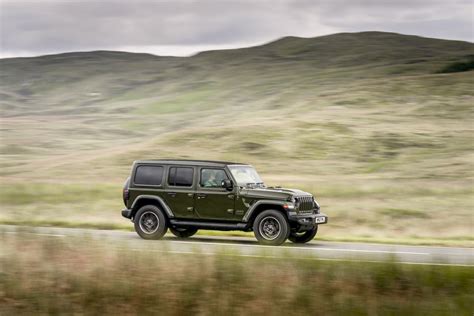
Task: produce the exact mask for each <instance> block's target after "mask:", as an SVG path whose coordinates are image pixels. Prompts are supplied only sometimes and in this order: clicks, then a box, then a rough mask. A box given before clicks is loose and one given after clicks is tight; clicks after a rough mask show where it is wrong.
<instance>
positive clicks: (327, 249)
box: [167, 240, 430, 256]
mask: <svg viewBox="0 0 474 316" xmlns="http://www.w3.org/2000/svg"><path fill="white" fill-rule="evenodd" d="M167 242H169V243H181V244H194V245H223V246H233V245H232V244H229V243H218V242H201V241H199V242H196V241H182V240H179V241H178V240H177V241H174V240H167ZM238 246H239V247H253V248H269V249H275V246H264V245H244V244H239V245H238ZM277 249H293V250H294V249H297V250H312V251H317V250H324V251H342V252H366V253H388V254H403V255H424V256H429V255H430V253H428V252H411V251H390V250H366V249H339V248H306V247H304V248H303V247H290V246H277Z"/></svg>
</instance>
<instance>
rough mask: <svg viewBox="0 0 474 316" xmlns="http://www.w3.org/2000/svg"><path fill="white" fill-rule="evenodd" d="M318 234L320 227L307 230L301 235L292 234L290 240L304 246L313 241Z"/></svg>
mask: <svg viewBox="0 0 474 316" xmlns="http://www.w3.org/2000/svg"><path fill="white" fill-rule="evenodd" d="M317 232H318V226H314V227H313V228H312V229H310V230H307V231H305V232H301V233H296V232H291V233H290V236H289V237H288V239H289V240H291V241H292V242H294V243H297V244H304V243H306V242H308V241H311V240H313V238H314V236H316V233H317Z"/></svg>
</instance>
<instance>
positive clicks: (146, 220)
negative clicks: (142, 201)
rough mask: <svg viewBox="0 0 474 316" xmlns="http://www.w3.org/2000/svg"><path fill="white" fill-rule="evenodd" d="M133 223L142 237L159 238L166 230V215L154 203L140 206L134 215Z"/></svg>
mask: <svg viewBox="0 0 474 316" xmlns="http://www.w3.org/2000/svg"><path fill="white" fill-rule="evenodd" d="M134 223H135V231H136V232H137V234H138V235H139V236H140V237H142V238H143V239H160V238H161V237H163V236H164V234H166V231H167V230H168V225H167V223H166V217H165V216H164V215H163V212H162V211H161V210H160V209H159V208H158V207H156V206H155V205H145V206H143V207H141V208H140V209H139V210H138V212H137V215H136V216H135V217H134Z"/></svg>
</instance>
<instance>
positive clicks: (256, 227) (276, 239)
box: [253, 210, 290, 246]
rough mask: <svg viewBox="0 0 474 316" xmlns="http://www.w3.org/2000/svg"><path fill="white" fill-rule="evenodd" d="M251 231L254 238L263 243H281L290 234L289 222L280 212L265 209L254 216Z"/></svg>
mask: <svg viewBox="0 0 474 316" xmlns="http://www.w3.org/2000/svg"><path fill="white" fill-rule="evenodd" d="M253 232H254V234H255V238H257V240H258V241H259V242H260V243H262V244H264V245H274V246H276V245H281V244H282V243H284V242H285V241H286V239H287V238H288V236H289V234H290V224H289V223H288V220H287V219H286V217H285V216H284V215H283V214H282V213H281V212H278V211H276V210H267V211H263V212H262V213H260V214H258V216H257V218H255V221H254V223H253Z"/></svg>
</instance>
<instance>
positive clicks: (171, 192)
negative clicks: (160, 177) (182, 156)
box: [164, 166, 196, 218]
mask: <svg viewBox="0 0 474 316" xmlns="http://www.w3.org/2000/svg"><path fill="white" fill-rule="evenodd" d="M195 173H196V171H195V167H190V166H169V167H168V173H167V178H166V193H165V194H164V198H165V200H166V203H167V204H168V206H169V207H170V208H171V210H172V212H173V213H174V215H175V217H177V218H191V217H194V216H195V214H194V193H195V178H196V176H195Z"/></svg>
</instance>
